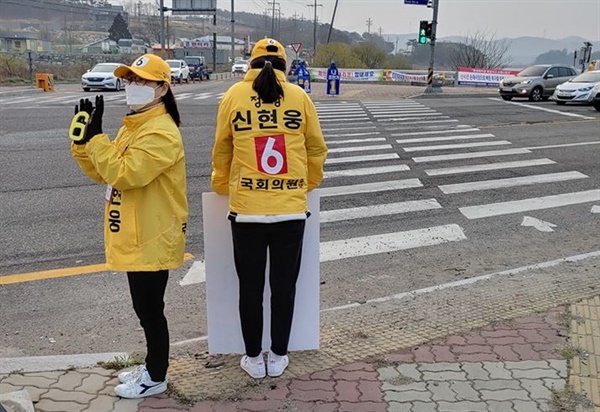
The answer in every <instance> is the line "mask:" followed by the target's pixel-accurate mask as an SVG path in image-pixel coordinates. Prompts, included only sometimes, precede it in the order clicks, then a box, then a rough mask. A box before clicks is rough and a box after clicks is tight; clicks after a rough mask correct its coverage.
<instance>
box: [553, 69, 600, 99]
mask: <svg viewBox="0 0 600 412" xmlns="http://www.w3.org/2000/svg"><path fill="white" fill-rule="evenodd" d="M596 85H600V70H595V71H592V72H584V73H581V74H580V75H579V76H575V77H573V78H572V79H571V80H569V81H567V82H564V83H563V84H560V85H558V86H556V90H555V91H554V94H553V95H552V100H554V101H555V102H556V104H566V103H567V102H579V103H588V104H589V103H592V100H593V99H594V97H595V95H596V91H595V90H594V87H595V86H596Z"/></svg>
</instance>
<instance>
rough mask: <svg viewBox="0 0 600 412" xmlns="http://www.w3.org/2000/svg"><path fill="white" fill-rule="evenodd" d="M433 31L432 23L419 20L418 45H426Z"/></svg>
mask: <svg viewBox="0 0 600 412" xmlns="http://www.w3.org/2000/svg"><path fill="white" fill-rule="evenodd" d="M432 30H433V23H430V22H428V21H427V20H421V22H420V23H419V44H426V43H427V39H431V32H432Z"/></svg>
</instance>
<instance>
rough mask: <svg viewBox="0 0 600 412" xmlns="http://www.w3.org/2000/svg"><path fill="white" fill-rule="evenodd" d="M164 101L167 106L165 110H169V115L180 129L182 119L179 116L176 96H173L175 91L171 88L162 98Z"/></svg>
mask: <svg viewBox="0 0 600 412" xmlns="http://www.w3.org/2000/svg"><path fill="white" fill-rule="evenodd" d="M162 101H163V103H164V105H165V108H166V109H167V113H169V114H170V115H171V118H172V119H173V121H174V122H175V124H176V125H177V127H179V125H180V124H181V117H180V116H179V109H177V102H176V101H175V95H174V94H173V91H172V90H171V88H170V87H169V88H168V89H167V93H166V94H165V95H164V96H163V97H162Z"/></svg>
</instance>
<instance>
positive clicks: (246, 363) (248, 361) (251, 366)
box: [240, 354, 267, 379]
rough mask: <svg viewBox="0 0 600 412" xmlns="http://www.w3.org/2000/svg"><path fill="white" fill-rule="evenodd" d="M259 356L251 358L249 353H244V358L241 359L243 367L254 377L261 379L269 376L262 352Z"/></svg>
mask: <svg viewBox="0 0 600 412" xmlns="http://www.w3.org/2000/svg"><path fill="white" fill-rule="evenodd" d="M257 358H258V359H257ZM257 358H251V357H250V356H248V355H244V356H242V360H240V366H241V367H242V369H243V370H244V371H246V373H247V374H248V375H250V376H252V377H253V378H254V379H260V378H264V377H265V376H267V368H266V367H265V360H264V358H263V357H262V354H261V355H260V356H259V357H257Z"/></svg>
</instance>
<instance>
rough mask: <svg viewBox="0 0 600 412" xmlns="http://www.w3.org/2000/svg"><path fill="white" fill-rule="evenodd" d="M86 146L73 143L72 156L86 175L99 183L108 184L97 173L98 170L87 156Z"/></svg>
mask: <svg viewBox="0 0 600 412" xmlns="http://www.w3.org/2000/svg"><path fill="white" fill-rule="evenodd" d="M85 146H86V145H81V144H75V143H71V155H72V156H73V159H75V161H76V162H77V164H78V165H79V168H80V169H81V170H82V171H83V173H85V174H86V176H88V177H89V178H90V179H92V180H95V181H96V182H98V183H106V182H105V181H104V179H102V176H100V175H99V174H98V172H96V168H95V167H94V164H93V163H92V161H91V160H90V157H89V156H88V155H87V153H86V151H85Z"/></svg>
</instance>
